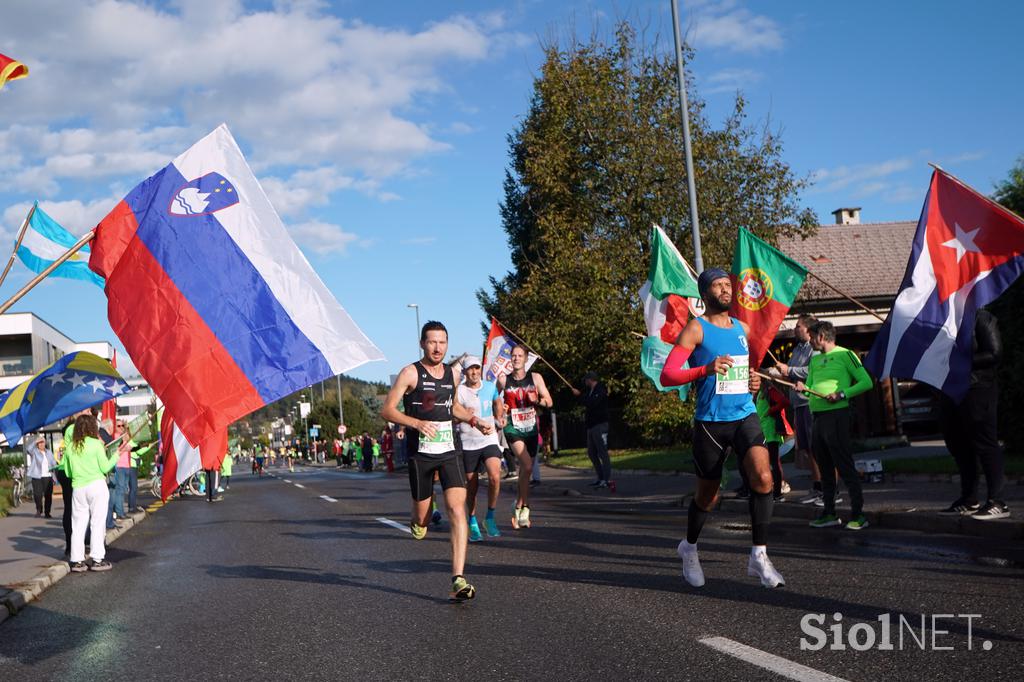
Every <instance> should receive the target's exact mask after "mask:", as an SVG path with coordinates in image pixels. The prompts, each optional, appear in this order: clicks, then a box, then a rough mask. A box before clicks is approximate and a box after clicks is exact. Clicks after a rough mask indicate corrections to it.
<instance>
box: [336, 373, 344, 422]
mask: <svg viewBox="0 0 1024 682" xmlns="http://www.w3.org/2000/svg"><path fill="white" fill-rule="evenodd" d="M335 379H337V380H338V423H339V424H344V423H345V407H344V406H343V405H342V404H341V375H340V374H339V375H338V376H336V377H335Z"/></svg>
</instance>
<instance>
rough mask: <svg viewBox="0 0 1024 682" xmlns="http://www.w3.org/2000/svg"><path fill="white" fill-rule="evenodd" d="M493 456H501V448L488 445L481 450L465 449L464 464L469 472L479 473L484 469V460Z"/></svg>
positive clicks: (463, 453) (463, 454) (463, 452)
mask: <svg viewBox="0 0 1024 682" xmlns="http://www.w3.org/2000/svg"><path fill="white" fill-rule="evenodd" d="M491 457H498V458H499V459H500V458H501V448H499V447H498V446H497V445H487V446H485V447H482V448H480V449H479V450H463V451H462V464H463V465H464V467H465V471H466V473H467V474H473V473H479V472H481V471H483V470H484V468H485V467H484V462H485V461H486V460H488V459H490V458H491Z"/></svg>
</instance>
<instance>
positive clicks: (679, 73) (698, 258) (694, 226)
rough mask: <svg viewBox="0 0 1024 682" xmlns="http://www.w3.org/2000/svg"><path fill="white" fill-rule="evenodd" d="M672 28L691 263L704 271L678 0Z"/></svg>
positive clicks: (673, 7) (675, 3)
mask: <svg viewBox="0 0 1024 682" xmlns="http://www.w3.org/2000/svg"><path fill="white" fill-rule="evenodd" d="M672 28H673V30H674V34H675V38H676V77H677V79H678V81H679V114H680V116H682V117H683V151H684V152H685V153H686V192H687V194H688V196H689V198H690V229H691V230H692V231H693V265H694V267H696V268H697V272H704V256H703V255H702V254H701V251H700V222H699V220H698V219H697V183H696V182H695V181H694V178H693V150H692V149H691V145H690V110H689V107H688V106H687V101H686V73H685V72H684V70H683V41H682V38H681V37H680V34H679V0H672Z"/></svg>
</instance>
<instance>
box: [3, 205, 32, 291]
mask: <svg viewBox="0 0 1024 682" xmlns="http://www.w3.org/2000/svg"><path fill="white" fill-rule="evenodd" d="M35 212H36V204H32V208H30V209H29V210H28V215H26V216H25V220H24V221H23V222H22V223H21V229H20V230H18V240H17V241H16V242H15V243H14V251H11V257H10V259H8V261H7V266H6V267H5V268H4V274H2V275H0V286H3V284H4V280H5V279H7V273H8V272H10V271H11V266H12V265H14V259H15V257H16V256H17V255H18V249H19V248H21V240H22V239H24V238H25V230H27V229H28V224H29V222H31V221H32V216H33V215H34V214H35Z"/></svg>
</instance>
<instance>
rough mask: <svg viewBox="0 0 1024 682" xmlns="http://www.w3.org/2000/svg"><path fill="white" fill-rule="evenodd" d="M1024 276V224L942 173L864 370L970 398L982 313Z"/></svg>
mask: <svg viewBox="0 0 1024 682" xmlns="http://www.w3.org/2000/svg"><path fill="white" fill-rule="evenodd" d="M1022 272H1024V219H1022V218H1021V217H1020V216H1018V215H1016V214H1014V213H1013V212H1011V211H1010V210H1008V209H1006V208H1005V207H1003V206H1000V205H999V204H997V203H996V202H994V201H992V200H991V199H989V198H988V197H986V196H984V195H983V194H981V193H980V192H978V191H976V190H974V189H971V188H970V187H968V186H967V185H965V184H963V183H962V182H960V181H959V180H957V179H956V178H954V177H952V176H950V175H948V174H946V173H945V172H943V171H939V170H936V171H935V172H934V173H933V174H932V181H931V187H930V188H929V190H928V195H927V196H926V197H925V201H924V209H923V210H922V211H921V220H920V221H919V222H918V224H917V233H916V235H915V236H914V245H913V247H912V248H911V251H910V262H909V263H908V264H907V272H906V274H905V275H904V277H903V284H902V285H901V286H900V291H899V293H898V294H897V295H896V301H895V302H894V303H893V307H892V310H891V311H890V313H889V317H888V318H887V319H886V321H885V324H884V325H882V328H881V330H879V332H878V336H877V337H876V338H875V343H874V345H873V346H872V348H871V353H870V354H869V355H868V357H867V359H866V360H865V361H864V366H865V367H867V368H868V370H869V371H871V372H872V373H873V374H875V376H878V377H880V378H884V377H899V378H903V379H916V380H918V381H923V382H924V383H926V384H930V385H931V386H934V387H936V388H939V389H941V390H942V391H943V392H944V393H946V394H947V395H948V396H950V397H951V398H953V400H955V401H957V402H959V401H960V400H961V399H962V398H963V396H964V395H965V394H966V393H967V389H968V388H969V387H970V380H971V364H972V361H973V358H974V350H973V342H974V323H975V319H976V317H977V312H978V309H979V308H982V307H983V306H986V305H988V304H989V303H991V302H992V301H994V300H995V299H997V298H998V297H999V296H1000V295H1002V293H1003V292H1004V291H1006V290H1007V289H1008V288H1009V287H1010V285H1011V284H1013V282H1014V281H1015V280H1016V279H1017V277H1019V276H1020V274H1021V273H1022Z"/></svg>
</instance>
